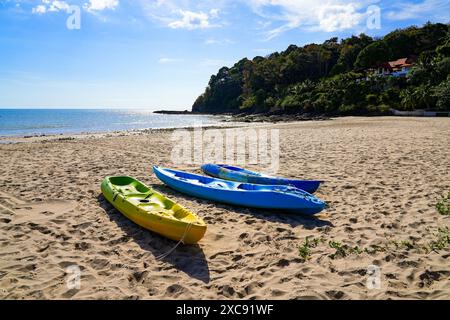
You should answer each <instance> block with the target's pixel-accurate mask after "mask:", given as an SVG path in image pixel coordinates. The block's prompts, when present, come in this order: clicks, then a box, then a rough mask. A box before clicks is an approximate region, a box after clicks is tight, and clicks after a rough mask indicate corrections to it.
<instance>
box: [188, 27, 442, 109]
mask: <svg viewBox="0 0 450 320" xmlns="http://www.w3.org/2000/svg"><path fill="white" fill-rule="evenodd" d="M449 48H450V40H449V25H448V24H442V23H427V24H425V25H423V26H422V27H416V26H412V27H408V28H404V29H397V30H394V31H392V32H390V33H389V34H387V35H385V36H384V37H381V38H376V39H375V38H372V37H370V36H368V35H365V34H360V35H358V36H351V37H349V38H345V39H341V40H339V39H338V38H336V37H334V38H331V39H329V40H326V41H324V42H323V43H321V44H307V45H305V46H302V47H300V46H296V45H290V46H289V47H288V48H287V49H286V50H285V51H282V52H275V53H272V54H270V55H268V56H265V57H260V56H258V57H255V58H253V59H252V60H250V59H247V58H244V59H242V60H240V61H238V62H237V63H236V64H235V65H233V66H232V67H230V68H229V67H223V68H221V69H220V70H219V71H218V73H217V74H215V75H213V76H211V79H210V81H209V83H208V86H207V88H206V89H205V92H204V93H203V94H202V95H200V96H199V97H198V98H197V100H196V101H195V103H194V105H193V107H192V110H193V111H194V112H205V113H277V114H280V113H282V114H298V113H307V114H328V115H365V114H376V115H378V114H389V112H390V110H391V109H398V110H416V109H427V110H449V108H450V78H449V74H450V49H449ZM407 57H413V58H411V59H412V60H414V61H415V62H414V63H413V64H412V67H411V68H410V69H409V71H408V72H407V73H406V75H405V74H404V75H403V76H392V75H389V76H380V75H377V74H376V73H374V71H375V70H376V69H377V68H378V67H379V66H380V65H381V64H383V63H384V64H385V63H387V61H393V60H397V59H401V58H407Z"/></svg>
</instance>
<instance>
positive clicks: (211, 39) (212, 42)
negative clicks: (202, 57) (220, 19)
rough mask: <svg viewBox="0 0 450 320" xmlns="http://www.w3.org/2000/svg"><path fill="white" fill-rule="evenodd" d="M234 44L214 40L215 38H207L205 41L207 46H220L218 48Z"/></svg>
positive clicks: (229, 41)
mask: <svg viewBox="0 0 450 320" xmlns="http://www.w3.org/2000/svg"><path fill="white" fill-rule="evenodd" d="M235 43H236V42H235V41H233V40H230V39H221V40H218V39H215V38H209V39H206V40H205V44H207V45H220V46H224V45H231V44H235Z"/></svg>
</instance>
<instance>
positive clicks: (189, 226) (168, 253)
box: [156, 222, 192, 260]
mask: <svg viewBox="0 0 450 320" xmlns="http://www.w3.org/2000/svg"><path fill="white" fill-rule="evenodd" d="M191 227H192V222H190V223H189V224H188V225H187V226H186V229H185V230H184V234H183V237H181V239H180V241H178V243H177V244H176V245H175V246H174V247H173V248H172V249H170V250H169V251H167V252H166V253H163V254H161V255H159V256H157V257H156V260H161V259H164V258H165V257H167V256H168V255H170V254H171V253H172V252H173V251H174V250H175V249H176V248H178V246H179V245H180V244H181V243H183V244H184V239H185V238H186V235H187V233H188V232H189V230H191Z"/></svg>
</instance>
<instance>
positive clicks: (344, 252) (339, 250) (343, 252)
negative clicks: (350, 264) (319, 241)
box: [328, 241, 364, 259]
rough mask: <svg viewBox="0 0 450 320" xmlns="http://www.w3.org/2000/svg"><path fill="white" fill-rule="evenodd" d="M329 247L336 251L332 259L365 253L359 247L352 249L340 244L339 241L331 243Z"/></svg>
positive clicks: (331, 256)
mask: <svg viewBox="0 0 450 320" xmlns="http://www.w3.org/2000/svg"><path fill="white" fill-rule="evenodd" d="M328 245H329V246H330V248H333V249H335V250H336V251H335V252H334V253H332V254H331V255H330V258H331V259H335V258H344V257H346V256H348V255H350V254H361V253H363V252H364V251H363V250H362V249H361V248H360V247H358V246H354V247H350V246H348V245H346V244H342V243H340V242H339V241H329V242H328Z"/></svg>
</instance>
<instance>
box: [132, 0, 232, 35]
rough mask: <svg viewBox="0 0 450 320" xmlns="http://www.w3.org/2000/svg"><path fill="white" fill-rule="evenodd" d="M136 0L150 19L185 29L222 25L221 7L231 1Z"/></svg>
mask: <svg viewBox="0 0 450 320" xmlns="http://www.w3.org/2000/svg"><path fill="white" fill-rule="evenodd" d="M138 1H139V3H140V5H141V7H142V8H143V9H144V12H145V14H146V15H147V16H148V17H149V18H150V19H152V20H155V21H158V22H160V23H161V24H163V25H164V26H166V27H169V28H172V29H186V30H195V29H207V28H213V27H219V26H223V25H224V21H223V19H222V14H221V13H222V8H224V7H225V6H227V5H228V4H229V3H231V0H155V1H148V0H138ZM221 20H222V21H221Z"/></svg>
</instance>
